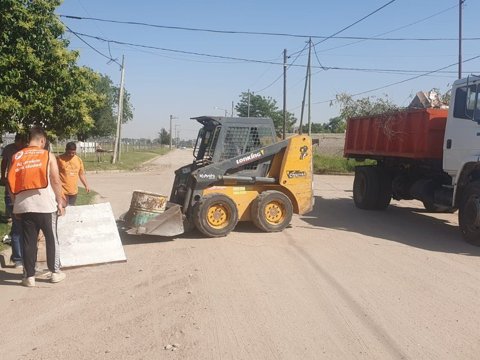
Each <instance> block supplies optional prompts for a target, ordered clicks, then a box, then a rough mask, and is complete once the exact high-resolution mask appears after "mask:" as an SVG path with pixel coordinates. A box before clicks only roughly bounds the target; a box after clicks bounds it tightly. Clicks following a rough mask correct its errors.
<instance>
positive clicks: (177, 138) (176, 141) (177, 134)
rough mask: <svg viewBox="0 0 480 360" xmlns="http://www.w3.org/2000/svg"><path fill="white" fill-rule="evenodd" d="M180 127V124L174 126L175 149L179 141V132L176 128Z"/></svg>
mask: <svg viewBox="0 0 480 360" xmlns="http://www.w3.org/2000/svg"><path fill="white" fill-rule="evenodd" d="M179 127H180V124H175V147H177V148H178V142H179V141H180V130H178V129H177V128H179Z"/></svg>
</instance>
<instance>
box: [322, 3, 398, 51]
mask: <svg viewBox="0 0 480 360" xmlns="http://www.w3.org/2000/svg"><path fill="white" fill-rule="evenodd" d="M395 1H397V0H390V1H389V2H387V3H386V4H383V5H382V6H380V7H379V8H377V9H375V10H373V11H372V12H371V13H369V14H367V15H365V16H364V17H362V18H360V19H358V20H357V21H355V22H353V23H351V24H350V25H348V26H345V27H344V28H342V29H340V30H338V31H337V32H336V33H334V34H332V35H330V36H329V37H327V38H325V39H323V40H321V41H319V42H317V43H316V44H315V45H318V44H321V43H323V42H325V41H327V40H328V39H331V38H333V37H334V36H336V35H338V34H340V33H342V32H344V31H345V30H348V29H350V28H351V27H353V26H355V25H357V24H358V23H360V22H362V21H363V20H365V19H367V18H369V17H370V16H372V15H373V14H376V13H377V12H379V11H380V10H382V9H384V8H386V7H387V6H388V5H390V4H392V3H394V2H395Z"/></svg>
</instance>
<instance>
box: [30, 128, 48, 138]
mask: <svg viewBox="0 0 480 360" xmlns="http://www.w3.org/2000/svg"><path fill="white" fill-rule="evenodd" d="M42 138H45V139H46V138H47V134H46V133H45V130H43V129H42V128H41V127H40V126H33V127H31V128H30V130H29V131H28V139H29V141H32V140H40V139H42Z"/></svg>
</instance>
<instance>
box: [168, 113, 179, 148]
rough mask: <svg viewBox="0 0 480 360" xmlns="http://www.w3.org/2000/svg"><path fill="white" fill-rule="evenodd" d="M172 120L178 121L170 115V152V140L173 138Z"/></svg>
mask: <svg viewBox="0 0 480 360" xmlns="http://www.w3.org/2000/svg"><path fill="white" fill-rule="evenodd" d="M173 119H178V118H176V117H175V116H173V115H170V147H169V148H170V150H172V138H173V132H172V124H173Z"/></svg>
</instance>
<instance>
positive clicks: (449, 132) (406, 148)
mask: <svg viewBox="0 0 480 360" xmlns="http://www.w3.org/2000/svg"><path fill="white" fill-rule="evenodd" d="M479 93H480V78H479V77H468V78H465V79H461V80H457V81H456V82H455V83H454V84H453V87H452V91H451V100H450V106H449V107H448V109H432V108H427V109H413V110H405V111H399V112H396V113H388V114H382V115H377V116H366V117H358V118H351V119H348V120H347V130H346V136H345V147H344V156H345V157H347V158H352V159H356V160H365V159H372V160H375V162H376V164H375V165H372V166H368V165H361V166H356V168H355V179H354V183H353V201H354V203H355V205H356V207H358V208H360V209H365V210H384V209H386V208H387V207H388V205H389V203H390V201H391V199H392V198H393V199H396V200H401V199H406V200H411V199H417V200H420V201H421V202H422V203H423V205H424V207H425V209H426V210H427V211H430V212H454V211H456V210H457V209H458V221H459V227H460V231H461V233H462V235H463V237H464V239H465V240H466V241H467V242H469V243H471V244H474V245H477V246H478V245H480V161H479V160H480V99H479Z"/></svg>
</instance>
